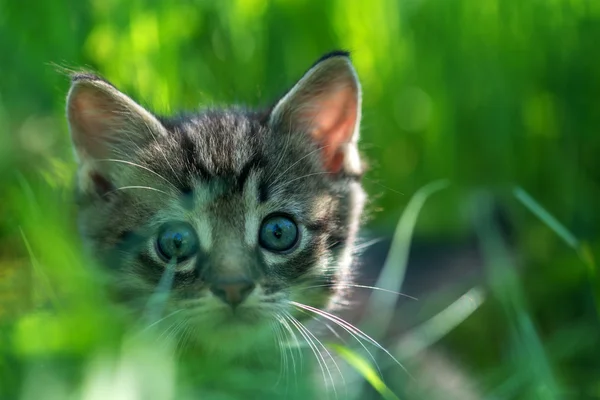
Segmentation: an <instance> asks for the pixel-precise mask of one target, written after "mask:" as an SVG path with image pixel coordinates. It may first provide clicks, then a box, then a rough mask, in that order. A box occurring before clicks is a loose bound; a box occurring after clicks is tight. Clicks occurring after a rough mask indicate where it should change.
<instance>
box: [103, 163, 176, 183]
mask: <svg viewBox="0 0 600 400" xmlns="http://www.w3.org/2000/svg"><path fill="white" fill-rule="evenodd" d="M96 161H97V162H116V163H123V164H128V165H132V166H134V167H138V168H141V169H144V170H146V171H148V172H150V173H152V174H154V175H156V176H158V177H159V178H160V179H162V180H163V181H165V182H167V183H168V184H169V185H171V186H172V187H173V188H175V189H177V186H175V185H174V184H173V183H172V182H171V181H170V180H168V179H167V178H165V177H164V176H162V175H161V174H159V173H158V172H156V171H154V170H152V169H150V168H148V167H144V166H143V165H140V164H137V163H134V162H132V161H126V160H119V159H116V158H104V159H100V160H96ZM177 190H178V189H177Z"/></svg>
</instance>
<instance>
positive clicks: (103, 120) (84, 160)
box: [67, 74, 166, 192]
mask: <svg viewBox="0 0 600 400" xmlns="http://www.w3.org/2000/svg"><path fill="white" fill-rule="evenodd" d="M67 119H68V122H69V129H70V131H71V137H72V140H73V145H74V148H75V152H76V154H77V158H78V161H79V164H80V173H81V175H80V186H81V185H83V186H89V185H90V184H93V186H94V187H95V189H96V190H97V191H99V192H105V191H108V190H109V189H110V188H111V187H112V182H111V176H110V173H111V171H110V170H109V168H111V165H112V164H113V163H106V162H102V161H101V160H103V159H107V158H115V157H116V155H117V154H128V153H129V152H130V151H132V150H134V149H136V148H138V147H139V146H140V145H141V144H142V143H145V142H147V141H149V140H152V138H153V137H159V136H161V135H165V134H166V131H165V128H164V127H163V126H162V125H161V123H160V122H159V121H158V120H157V119H156V117H154V116H153V115H152V114H151V113H149V112H148V111H146V110H145V109H144V108H143V107H141V106H140V105H138V104H137V103H136V102H134V101H133V100H132V99H130V98H129V97H128V96H126V95H125V94H123V93H121V92H120V91H118V90H117V89H116V88H115V87H114V86H112V85H111V84H110V83H108V82H106V81H104V80H102V79H101V78H98V77H96V76H93V75H87V74H76V75H74V76H73V77H72V84H71V89H70V90H69V94H68V96H67Z"/></svg>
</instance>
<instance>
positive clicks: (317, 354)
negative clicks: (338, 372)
mask: <svg viewBox="0 0 600 400" xmlns="http://www.w3.org/2000/svg"><path fill="white" fill-rule="evenodd" d="M283 317H284V318H285V319H287V320H288V321H290V322H291V323H292V325H294V326H295V327H296V330H297V331H298V333H300V335H301V336H302V337H303V338H304V340H306V343H307V344H308V347H309V348H310V349H311V350H312V352H313V354H314V355H315V358H316V359H317V362H318V363H319V368H320V369H321V373H322V374H323V382H324V383H325V385H327V377H326V376H325V368H324V364H325V359H324V358H323V356H322V355H321V353H320V352H319V351H318V349H317V348H316V345H315V344H314V343H313V341H312V340H311V338H310V337H308V336H307V335H306V333H305V332H304V331H303V330H302V329H301V328H300V326H299V325H298V324H297V323H296V321H297V320H296V318H294V317H292V316H291V315H289V314H288V313H286V315H284V316H283ZM327 372H329V369H328V368H327ZM329 377H330V378H331V379H332V382H333V378H332V377H331V373H329Z"/></svg>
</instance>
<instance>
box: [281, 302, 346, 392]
mask: <svg viewBox="0 0 600 400" xmlns="http://www.w3.org/2000/svg"><path fill="white" fill-rule="evenodd" d="M288 314H289V313H288ZM289 316H290V317H292V316H291V314H289ZM292 318H293V317H292ZM296 322H298V324H300V326H301V327H302V328H303V329H304V331H305V332H306V333H307V334H308V335H309V336H310V337H312V338H313V340H315V341H316V342H317V343H318V344H319V345H320V346H321V348H322V349H323V350H325V353H327V355H328V356H329V358H330V359H331V361H332V362H333V365H334V366H335V368H336V369H337V370H338V373H339V374H340V378H342V384H343V387H346V380H345V379H344V374H342V370H340V367H339V366H338V364H337V362H335V358H333V356H332V355H331V353H330V352H329V350H327V347H325V345H324V344H323V342H321V341H320V340H319V339H318V338H317V337H316V336H315V335H314V334H313V333H312V332H311V331H310V330H309V329H308V328H307V327H306V326H305V325H304V324H303V323H302V322H300V321H299V320H298V319H296ZM323 362H324V363H325V359H324V358H323ZM325 365H327V364H325ZM327 373H328V374H329V378H330V379H331V385H332V387H333V392H334V393H335V397H336V398H337V390H336V388H335V383H334V380H333V377H332V376H331V372H330V371H329V367H327ZM346 397H347V396H346Z"/></svg>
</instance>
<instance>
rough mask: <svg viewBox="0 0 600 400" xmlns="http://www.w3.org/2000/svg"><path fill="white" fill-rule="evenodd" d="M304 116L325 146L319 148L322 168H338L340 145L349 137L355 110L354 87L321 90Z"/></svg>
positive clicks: (347, 140)
mask: <svg viewBox="0 0 600 400" xmlns="http://www.w3.org/2000/svg"><path fill="white" fill-rule="evenodd" d="M322 96H323V97H322V98H320V99H318V100H316V102H315V103H316V104H315V105H314V107H311V110H310V112H307V113H306V115H305V117H306V118H307V119H308V120H309V121H311V124H312V125H313V129H312V130H311V135H312V137H313V138H314V139H315V140H317V142H318V143H320V145H321V146H325V147H324V148H323V150H322V152H321V154H322V156H323V162H324V164H325V168H326V169H327V170H328V171H330V172H332V173H337V172H339V171H340V170H341V169H342V167H343V163H344V152H343V149H342V146H343V145H344V144H346V143H348V142H350V141H351V140H352V136H353V135H354V129H355V127H356V120H357V114H358V99H357V96H356V89H355V88H353V87H351V86H349V85H344V86H342V87H340V88H338V89H337V90H335V91H333V92H329V93H324V94H323V95H322Z"/></svg>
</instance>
